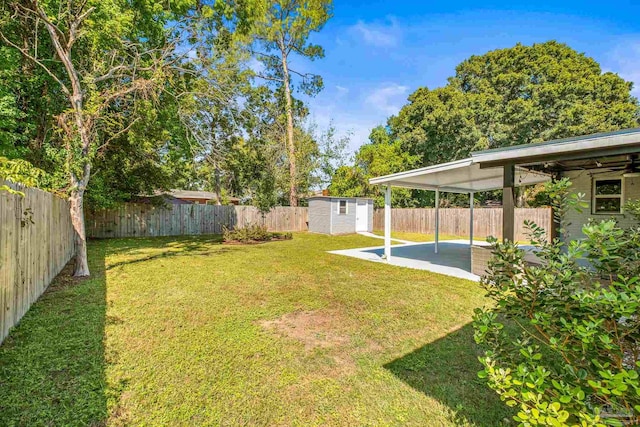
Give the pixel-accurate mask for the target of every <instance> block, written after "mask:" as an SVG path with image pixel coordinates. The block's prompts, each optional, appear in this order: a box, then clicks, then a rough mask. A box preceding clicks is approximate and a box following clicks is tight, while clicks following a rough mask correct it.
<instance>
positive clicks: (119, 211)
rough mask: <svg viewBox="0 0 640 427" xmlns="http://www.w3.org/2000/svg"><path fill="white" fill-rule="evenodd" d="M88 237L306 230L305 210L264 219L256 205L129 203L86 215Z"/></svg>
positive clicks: (289, 209)
mask: <svg viewBox="0 0 640 427" xmlns="http://www.w3.org/2000/svg"><path fill="white" fill-rule="evenodd" d="M85 218H86V227H87V236H88V237H94V238H107V237H136V236H148V237H154V236H185V235H197V234H219V233H222V227H223V226H226V227H228V228H233V227H235V226H237V225H245V224H250V223H259V224H264V225H266V226H267V228H268V229H269V230H270V231H306V230H307V229H308V226H307V220H308V211H307V208H304V207H286V206H282V207H275V208H273V209H272V210H271V211H270V212H269V213H268V214H266V215H265V216H264V217H263V216H262V214H261V213H260V212H259V211H258V209H257V208H255V207H253V206H214V205H196V204H193V205H186V204H185V205H169V206H166V207H160V206H153V205H150V204H146V203H127V204H124V205H122V206H120V207H118V208H115V209H102V210H97V211H93V212H87V213H86V216H85Z"/></svg>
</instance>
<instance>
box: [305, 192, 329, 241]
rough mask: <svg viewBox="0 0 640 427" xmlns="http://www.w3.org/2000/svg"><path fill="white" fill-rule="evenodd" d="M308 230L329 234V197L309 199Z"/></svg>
mask: <svg viewBox="0 0 640 427" xmlns="http://www.w3.org/2000/svg"><path fill="white" fill-rule="evenodd" d="M309 231H311V232H312V233H324V234H331V199H329V198H314V199H309Z"/></svg>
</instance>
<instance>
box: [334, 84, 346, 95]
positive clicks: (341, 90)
mask: <svg viewBox="0 0 640 427" xmlns="http://www.w3.org/2000/svg"><path fill="white" fill-rule="evenodd" d="M336 90H337V91H338V96H342V95H346V94H348V93H349V88H346V87H344V86H340V85H336Z"/></svg>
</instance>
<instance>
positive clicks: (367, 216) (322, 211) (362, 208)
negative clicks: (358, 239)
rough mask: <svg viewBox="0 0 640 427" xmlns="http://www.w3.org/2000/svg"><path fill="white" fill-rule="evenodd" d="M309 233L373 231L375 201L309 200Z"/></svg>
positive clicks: (362, 198) (336, 198) (340, 198)
mask: <svg viewBox="0 0 640 427" xmlns="http://www.w3.org/2000/svg"><path fill="white" fill-rule="evenodd" d="M309 231H311V232H313V233H324V234H348V233H355V232H358V231H368V232H371V231H373V199H368V198H365V197H333V196H316V197H311V198H309Z"/></svg>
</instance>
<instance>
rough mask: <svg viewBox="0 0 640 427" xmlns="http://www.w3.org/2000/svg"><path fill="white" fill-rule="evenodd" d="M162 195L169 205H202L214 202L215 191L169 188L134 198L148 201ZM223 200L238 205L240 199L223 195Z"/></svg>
mask: <svg viewBox="0 0 640 427" xmlns="http://www.w3.org/2000/svg"><path fill="white" fill-rule="evenodd" d="M160 196H162V198H163V200H164V202H166V203H168V204H170V205H184V204H187V205H191V204H195V205H204V204H210V205H214V204H216V200H217V198H216V193H213V192H211V191H192V190H170V191H166V192H163V191H158V192H156V193H155V195H154V196H141V197H139V198H137V199H136V202H137V203H150V202H151V201H152V199H154V198H157V197H160ZM223 202H226V203H227V204H231V205H239V204H240V199H239V198H237V197H224V198H223Z"/></svg>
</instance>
